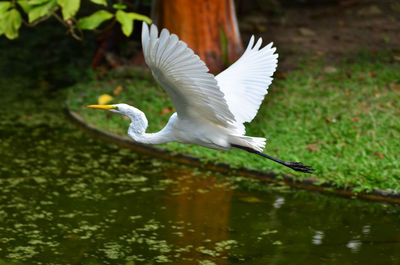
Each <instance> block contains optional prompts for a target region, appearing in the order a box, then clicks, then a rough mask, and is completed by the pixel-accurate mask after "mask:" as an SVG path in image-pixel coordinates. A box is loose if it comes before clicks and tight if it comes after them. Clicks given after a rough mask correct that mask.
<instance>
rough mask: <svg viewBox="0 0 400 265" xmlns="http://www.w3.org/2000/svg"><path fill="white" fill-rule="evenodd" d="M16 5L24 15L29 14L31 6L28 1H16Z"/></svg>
mask: <svg viewBox="0 0 400 265" xmlns="http://www.w3.org/2000/svg"><path fill="white" fill-rule="evenodd" d="M17 3H18V5H19V6H20V7H21V8H22V10H24V12H25V13H27V14H28V13H29V10H31V8H32V5H31V4H30V3H29V2H28V0H20V1H17Z"/></svg>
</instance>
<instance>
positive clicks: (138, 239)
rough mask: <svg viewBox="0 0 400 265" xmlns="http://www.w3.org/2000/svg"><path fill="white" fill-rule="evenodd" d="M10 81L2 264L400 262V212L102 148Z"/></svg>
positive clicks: (0, 213) (1, 93) (5, 101)
mask: <svg viewBox="0 0 400 265" xmlns="http://www.w3.org/2000/svg"><path fill="white" fill-rule="evenodd" d="M28 85H29V84H24V82H23V81H21V80H13V79H12V78H10V79H4V78H3V79H2V80H1V81H0V106H1V108H0V139H1V143H0V153H1V160H0V264H127V265H128V264H129V265H133V264H203V265H205V264H207V265H210V264H297V265H300V264H308V265H309V264H400V215H399V213H400V209H399V207H398V206H395V205H386V204H380V203H375V202H367V201H358V200H350V199H344V198H338V197H332V196H326V195H320V194H316V193H310V192H306V191H300V190H292V189H289V188H287V187H280V186H274V185H270V184H265V183H255V182H254V181H253V180H246V179H243V178H239V177H235V176H224V175H220V174H216V173H213V172H209V171H202V170H199V169H194V168H189V167H186V166H181V165H177V164H173V163H168V162H165V161H162V160H158V159H153V158H151V157H147V156H142V155H140V154H136V153H134V152H132V151H131V150H128V149H123V148H120V147H117V146H115V145H112V144H107V143H104V142H101V141H98V140H96V139H94V138H91V137H90V136H88V135H86V134H85V133H83V132H81V131H79V130H78V129H76V128H75V127H74V126H72V125H71V124H70V123H69V121H68V120H67V119H66V118H65V116H64V115H63V112H62V104H60V102H62V98H61V97H60V95H59V94H58V93H56V92H51V90H47V88H46V86H44V88H42V89H30V90H29V89H26V86H28Z"/></svg>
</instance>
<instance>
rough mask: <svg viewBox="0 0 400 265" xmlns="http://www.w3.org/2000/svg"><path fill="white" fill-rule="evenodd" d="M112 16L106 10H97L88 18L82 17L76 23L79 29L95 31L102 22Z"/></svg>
mask: <svg viewBox="0 0 400 265" xmlns="http://www.w3.org/2000/svg"><path fill="white" fill-rule="evenodd" d="M113 16H114V15H113V14H111V13H110V12H108V11H106V10H99V11H97V12H95V13H93V14H91V15H90V16H87V17H83V18H81V19H79V21H78V27H79V28H80V29H89V30H90V29H95V28H97V27H98V26H99V25H100V24H101V23H103V22H104V21H106V20H108V19H110V18H112V17H113Z"/></svg>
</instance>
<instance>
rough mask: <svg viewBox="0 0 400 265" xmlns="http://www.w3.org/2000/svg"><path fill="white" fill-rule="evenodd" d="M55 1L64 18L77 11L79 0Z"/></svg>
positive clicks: (68, 17) (73, 14)
mask: <svg viewBox="0 0 400 265" xmlns="http://www.w3.org/2000/svg"><path fill="white" fill-rule="evenodd" d="M57 3H58V4H59V5H60V6H61V9H62V15H63V18H64V20H68V19H70V18H71V17H73V16H75V14H76V13H77V12H78V10H79V7H80V5H81V0H57Z"/></svg>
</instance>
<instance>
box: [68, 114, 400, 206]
mask: <svg viewBox="0 0 400 265" xmlns="http://www.w3.org/2000/svg"><path fill="white" fill-rule="evenodd" d="M65 113H66V116H67V118H68V119H69V120H70V121H71V122H72V123H73V124H74V125H75V126H77V127H78V128H79V129H81V130H83V131H85V132H87V133H89V134H91V135H92V136H95V137H96V138H99V139H101V140H104V141H107V142H111V143H114V144H117V145H119V146H122V147H125V148H129V149H131V150H134V151H135V152H139V153H142V154H145V155H148V156H152V157H157V158H161V159H164V160H168V161H171V162H175V163H180V164H184V165H189V166H195V167H198V168H202V169H207V170H212V171H216V172H219V173H232V172H233V173H234V174H235V175H239V176H243V177H250V178H254V179H258V180H261V181H265V182H273V183H278V184H282V185H288V186H290V187H294V188H299V189H305V190H310V191H316V192H321V193H326V194H334V195H338V196H342V197H347V198H359V199H366V200H373V201H379V202H387V203H396V204H400V194H399V193H394V192H392V191H387V190H379V189H375V190H373V191H372V192H371V193H365V192H361V193H357V192H354V191H353V190H352V189H341V188H336V187H335V186H333V185H332V184H331V183H324V184H322V185H317V182H318V181H317V180H315V179H311V178H310V179H306V180H303V181H299V180H294V179H293V178H292V177H291V176H290V175H285V176H283V177H279V178H278V175H277V174H275V173H273V172H270V171H267V172H262V171H256V170H251V169H246V168H240V169H233V168H231V167H230V166H229V165H228V164H225V163H211V162H202V161H201V160H200V159H199V158H197V157H195V156H192V155H188V154H180V153H177V152H173V151H170V150H166V149H162V148H158V147H154V146H150V145H145V144H140V143H135V142H134V141H133V140H131V139H130V138H128V137H126V136H121V135H118V134H114V133H110V132H107V131H102V130H100V129H98V128H97V127H96V126H94V125H92V124H90V123H88V122H86V121H85V120H84V119H83V117H82V116H81V115H80V114H79V113H77V112H75V111H72V110H70V109H69V108H68V107H65Z"/></svg>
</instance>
